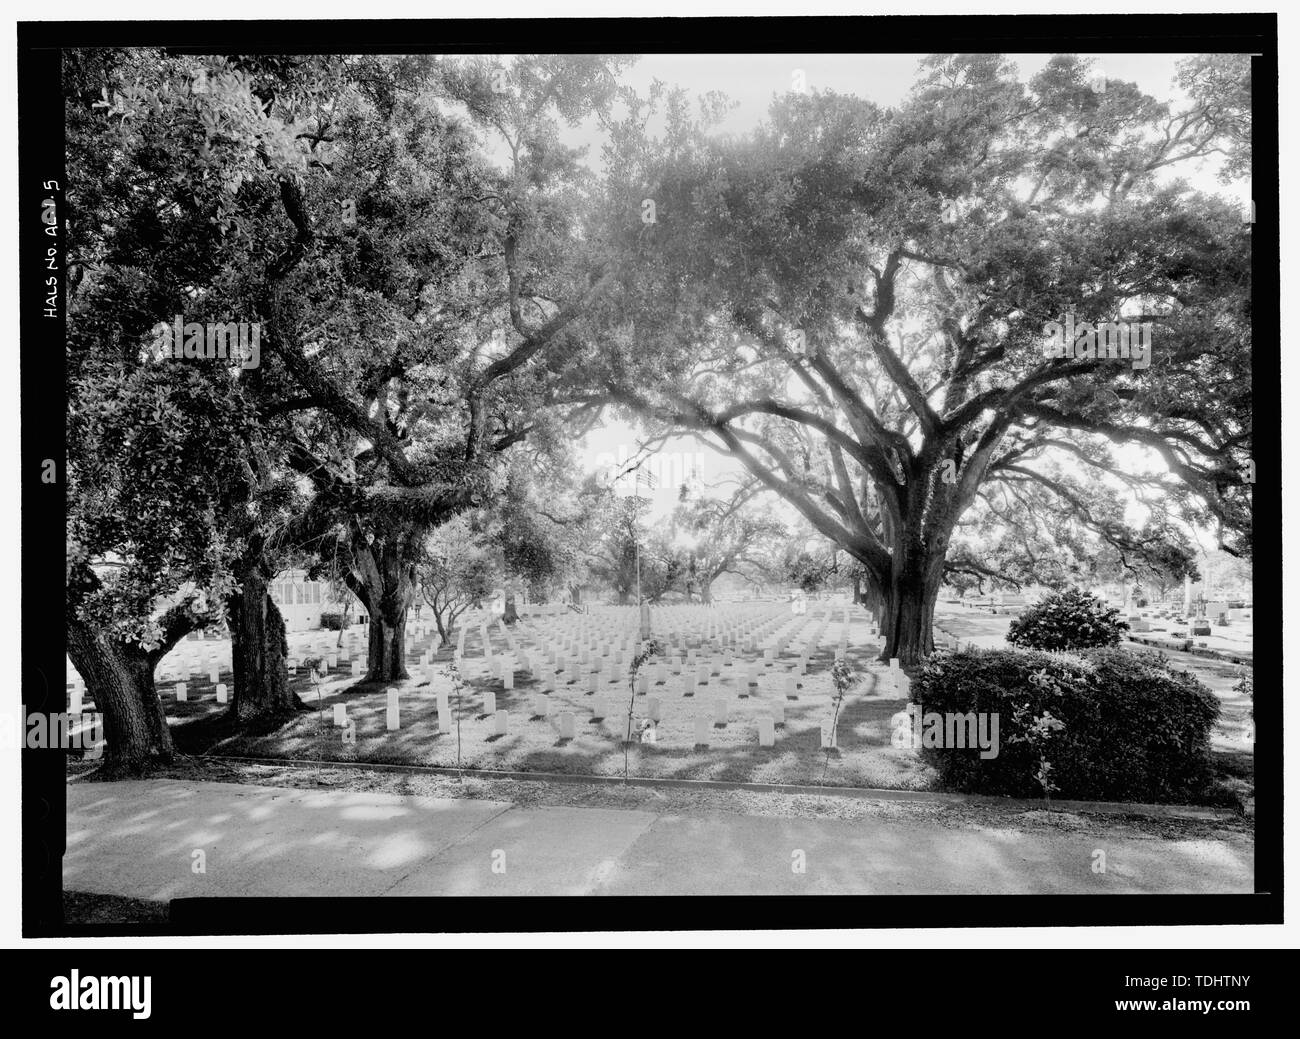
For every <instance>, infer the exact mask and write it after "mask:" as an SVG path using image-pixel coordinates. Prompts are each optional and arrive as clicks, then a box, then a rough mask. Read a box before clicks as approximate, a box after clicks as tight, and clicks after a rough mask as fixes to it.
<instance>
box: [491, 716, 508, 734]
mask: <svg viewBox="0 0 1300 1039" xmlns="http://www.w3.org/2000/svg"><path fill="white" fill-rule="evenodd" d="M495 718H496V725H495V728H494V731H495V732H496V734H497V735H498V736H504V735H506V733H507V732H509V731H510V712H509V711H497V712H496V715H495Z"/></svg>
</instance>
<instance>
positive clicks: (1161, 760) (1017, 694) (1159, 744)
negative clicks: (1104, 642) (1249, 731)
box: [912, 648, 1219, 802]
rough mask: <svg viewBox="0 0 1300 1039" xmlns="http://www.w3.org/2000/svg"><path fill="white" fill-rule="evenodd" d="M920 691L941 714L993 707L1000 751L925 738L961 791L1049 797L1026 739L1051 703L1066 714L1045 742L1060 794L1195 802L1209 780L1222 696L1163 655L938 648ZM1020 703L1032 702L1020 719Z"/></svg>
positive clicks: (926, 752) (922, 700) (925, 703)
mask: <svg viewBox="0 0 1300 1039" xmlns="http://www.w3.org/2000/svg"><path fill="white" fill-rule="evenodd" d="M912 699H913V701H914V702H916V703H917V704H919V705H921V709H922V710H923V711H924V712H926V713H929V712H931V711H934V712H938V713H940V714H946V713H948V712H955V713H960V714H966V713H967V712H971V711H974V712H977V713H979V712H989V713H993V712H996V713H997V714H998V729H999V732H998V736H999V750H998V755H997V756H996V757H992V758H988V759H982V758H981V757H980V756H979V755H980V752H979V750H978V749H945V748H931V749H922V750H921V754H922V756H923V758H924V759H925V760H927V761H928V762H929V763H930V764H931V765H933V767H934V768H935V769H936V770H937V771H938V772H939V775H940V778H941V780H942V782H943V783H944V785H945V786H947V787H948V788H950V789H953V790H959V791H966V792H974V793H983V794H999V795H1007V796H1012V797H1041V796H1043V789H1042V787H1041V785H1040V784H1039V782H1038V780H1037V779H1036V778H1035V774H1036V773H1037V772H1038V765H1039V753H1038V750H1037V749H1036V747H1035V746H1034V745H1033V744H1032V743H1029V742H1017V740H1016V739H1015V737H1017V736H1023V735H1024V734H1025V731H1026V729H1027V728H1028V727H1029V726H1028V725H1027V724H1026V722H1027V721H1030V722H1031V721H1032V719H1034V718H1039V717H1041V716H1042V715H1043V713H1044V712H1049V713H1050V714H1051V715H1052V717H1054V718H1056V719H1059V720H1060V721H1061V722H1063V723H1064V729H1062V730H1060V731H1056V732H1054V733H1052V735H1051V736H1050V738H1049V739H1048V740H1047V742H1046V750H1045V756H1046V759H1047V760H1048V761H1049V762H1051V764H1052V771H1051V779H1052V781H1053V782H1054V783H1055V785H1056V786H1057V789H1056V790H1054V791H1053V792H1052V794H1053V796H1055V797H1063V798H1077V799H1080V800H1098V801H1143V802H1161V801H1187V800H1189V799H1191V800H1195V799H1197V798H1198V797H1200V796H1202V793H1203V790H1204V788H1205V787H1206V785H1207V783H1208V782H1209V779H1210V756H1209V738H1210V729H1211V727H1212V726H1213V725H1214V722H1215V720H1216V719H1217V718H1218V717H1219V701H1218V698H1217V697H1215V695H1214V694H1213V693H1212V692H1210V690H1209V689H1207V688H1206V687H1205V686H1203V685H1202V684H1201V683H1200V682H1199V681H1197V680H1196V678H1195V677H1194V676H1192V675H1190V674H1187V673H1185V672H1180V671H1174V670H1172V669H1171V668H1170V667H1169V666H1168V664H1167V663H1166V662H1165V661H1164V660H1163V659H1161V658H1151V657H1149V656H1146V657H1143V656H1138V655H1136V654H1133V653H1129V652H1126V651H1124V650H1122V649H1113V648H1107V649H1089V650H1080V651H1077V652H1074V653H1070V654H1063V653H1062V654H1057V653H1041V652H1036V651H1032V650H1020V649H1009V650H1002V649H998V650H980V649H965V650H962V651H961V652H959V653H941V654H939V655H937V656H935V657H932V658H931V659H930V661H929V662H928V663H927V664H926V665H924V666H923V667H922V668H921V669H920V670H919V672H918V673H917V675H916V677H915V678H914V679H913V681H912ZM1017 706H1020V707H1026V706H1027V707H1028V708H1029V710H1028V712H1027V715H1026V717H1024V718H1022V719H1021V720H1020V721H1017V719H1016V713H1015V709H1016V707H1017Z"/></svg>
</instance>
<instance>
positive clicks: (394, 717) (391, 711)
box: [387, 689, 402, 732]
mask: <svg viewBox="0 0 1300 1039" xmlns="http://www.w3.org/2000/svg"><path fill="white" fill-rule="evenodd" d="M401 721H402V718H401V705H400V704H399V703H398V697H397V690H396V689H390V690H388V712H387V722H388V731H389V732H394V731H396V730H397V729H399V728H401Z"/></svg>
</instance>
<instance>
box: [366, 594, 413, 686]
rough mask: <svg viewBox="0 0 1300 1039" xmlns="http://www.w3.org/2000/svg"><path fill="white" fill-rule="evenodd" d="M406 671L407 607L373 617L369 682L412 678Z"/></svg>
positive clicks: (375, 612)
mask: <svg viewBox="0 0 1300 1039" xmlns="http://www.w3.org/2000/svg"><path fill="white" fill-rule="evenodd" d="M410 677H411V676H410V674H408V673H407V670H406V607H405V606H401V607H398V608H389V609H384V608H383V607H381V608H380V609H378V610H375V611H373V612H372V613H371V614H370V643H369V657H368V670H367V673H366V681H368V682H397V681H400V680H402V679H404V678H410Z"/></svg>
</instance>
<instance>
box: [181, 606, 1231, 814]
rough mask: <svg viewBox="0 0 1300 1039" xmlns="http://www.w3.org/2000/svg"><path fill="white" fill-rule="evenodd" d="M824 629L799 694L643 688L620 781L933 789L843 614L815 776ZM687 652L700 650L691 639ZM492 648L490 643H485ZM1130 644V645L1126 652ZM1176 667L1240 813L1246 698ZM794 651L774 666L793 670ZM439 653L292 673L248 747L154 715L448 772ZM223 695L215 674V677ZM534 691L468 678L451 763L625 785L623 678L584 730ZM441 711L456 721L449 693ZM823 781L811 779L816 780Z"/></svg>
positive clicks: (193, 708) (961, 627)
mask: <svg viewBox="0 0 1300 1039" xmlns="http://www.w3.org/2000/svg"><path fill="white" fill-rule="evenodd" d="M838 616H839V614H838V611H837V613H836V618H837V619H836V621H835V622H834V623H832V624H830V625H829V626H828V627H827V629H826V631H825V633H824V635H823V639H824V640H825V642H826V645H824V646H823V647H821V649H820V650H819V651H818V652H816V653H814V654H813V655H812V656H811V658H810V660H809V667H808V673H807V674H806V675H804V676H801V677H800V679H799V682H800V686H799V688H798V691H797V698H795V699H786V698H785V696H784V693H783V692H782V691H781V689H780V688H779V687H778V688H773V687H774V686H779V683H777V682H772V683H771V684H770V685H769V686H768V688H767V689H766V690H765V691H764V693H763V694H762V696H753V695H751V696H747V697H745V696H742V695H741V683H742V682H743V681H744V676H745V670H744V668H743V666H733V667H731V668H724V669H723V673H722V674H721V675H711V676H710V678H709V681H708V683H707V684H704V685H700V686H699V687H698V688H697V691H696V694H695V695H694V696H686V695H685V694H684V692H683V689H682V679H681V676H680V674H678V673H675V672H673V671H672V669H670V673H669V675H668V680H667V682H666V683H665V684H663V685H657V684H655V683H654V665H653V664H651V665H649V666H648V668H647V670H648V673H649V674H650V677H651V686H650V691H649V692H650V695H651V696H656V697H658V698H659V699H660V701H661V702H662V710H663V718H662V721H661V722H660V723H659V725H658V727H657V733H656V735H657V742H655V743H653V744H649V743H636V744H633V745H631V747H630V748H629V752H628V774H629V775H631V776H637V777H642V778H672V779H710V780H720V781H728V782H756V783H790V784H805V785H816V784H821V783H823V782H825V784H826V785H828V786H865V787H880V788H887V789H903V790H926V789H937V788H938V782H937V777H936V775H935V773H934V771H933V770H932V769H930V768H929V767H928V766H927V765H925V764H924V763H923V762H922V761H921V760H920V758H919V756H918V755H917V754H916V753H915V752H913V751H911V750H901V749H896V748H894V747H893V746H892V745H891V743H890V735H891V729H890V719H891V717H892V716H893V715H894V714H896V713H897V712H899V711H901V710H903V709H904V708H905V707H906V703H907V701H906V699H905V697H903V696H902V695H901V694H900V693H898V692H897V691H895V690H894V689H892V688H890V687H889V684H888V683H887V682H886V681H884V680H883V676H882V671H883V667H882V665H880V664H879V662H878V661H876V660H875V654H876V651H877V649H876V647H878V643H874V642H871V641H869V638H868V635H867V625H868V621H867V617H866V614H865V612H863V611H860V610H859V611H854V613H853V614H852V620H851V623H850V628H849V640H848V641H849V650H848V653H847V658H848V660H849V661H850V663H851V664H852V665H854V666H855V667H856V668H857V669H858V670H859V672H860V673H861V674H862V681H861V682H860V683H859V684H858V686H856V687H855V688H854V689H853V690H852V691H851V692H850V693H849V694H848V695H847V696H846V698H845V702H844V706H843V708H842V710H841V712H840V721H839V730H838V731H839V749H838V750H837V751H834V752H832V754H831V758H830V764H829V768H825V763H826V755H825V752H824V751H823V750H822V748H821V722H822V720H823V719H825V718H829V717H830V716H831V714H832V713H833V705H832V699H831V695H832V687H831V680H830V668H831V664H832V663H833V661H834V652H833V648H832V647H833V645H834V642H835V640H836V639H837V637H838V633H839V621H838ZM1009 623H1010V617H1008V616H992V615H989V614H987V613H983V612H977V611H971V610H958V609H953V610H943V609H942V608H941V610H940V612H939V614H938V615H937V617H936V627H937V628H940V629H942V630H943V631H944V632H946V633H948V634H951V635H955V636H957V637H959V638H961V639H962V640H963V642H966V641H974V642H975V643H976V644H979V645H996V644H998V643H1000V642H1001V640H1002V635H1003V634H1004V633H1005V631H1006V627H1007V625H1008V624H1009ZM430 642H431V637H430V636H425V637H424V638H420V639H417V638H412V639H410V640H409V646H408V648H409V650H410V653H411V654H412V656H414V655H415V654H416V653H423V652H425V651H427V650H428V648H429V645H430ZM477 643H478V633H477V631H471V634H470V637H469V641H468V643H467V653H469V654H470V658H469V660H470V663H472V662H473V660H474V655H475V654H476V653H481V646H479V645H477ZM695 644H697V645H698V640H696V643H695ZM497 648H498V649H503V648H504V647H503V646H500V645H498V646H497ZM1130 648H1132V647H1130ZM1167 655H1168V656H1169V658H1170V659H1171V661H1172V662H1173V663H1174V665H1175V666H1176V667H1185V668H1187V669H1188V670H1190V671H1192V672H1193V673H1195V674H1196V675H1197V677H1198V678H1199V679H1200V680H1201V681H1202V682H1204V683H1205V684H1206V685H1207V686H1208V687H1209V688H1210V689H1211V690H1212V691H1214V692H1215V694H1216V695H1217V696H1218V697H1219V699H1220V702H1221V704H1222V709H1223V714H1222V717H1221V718H1220V721H1219V723H1218V724H1217V725H1216V728H1215V730H1214V732H1213V733H1212V737H1211V744H1212V755H1213V763H1214V767H1215V770H1216V773H1217V779H1216V783H1215V786H1214V788H1213V789H1212V790H1211V791H1209V792H1208V795H1207V798H1206V802H1207V803H1210V804H1216V805H1236V806H1241V805H1243V804H1244V803H1245V801H1246V800H1247V799H1249V798H1250V797H1251V796H1252V795H1253V780H1254V754H1253V749H1252V746H1251V744H1249V743H1247V742H1245V741H1244V740H1243V738H1242V733H1243V728H1244V726H1245V724H1246V723H1247V722H1248V721H1249V710H1250V702H1249V700H1248V699H1246V698H1245V697H1243V696H1240V695H1239V694H1236V693H1234V692H1233V691H1232V686H1233V684H1234V683H1235V682H1236V681H1237V679H1238V677H1239V676H1240V673H1241V669H1240V668H1239V667H1237V666H1236V665H1233V664H1229V663H1224V662H1222V661H1217V660H1213V659H1209V658H1204V657H1197V656H1193V655H1190V654H1180V653H1170V654H1167ZM796 659H797V658H796V657H795V656H794V654H793V653H787V654H786V655H784V656H783V657H782V658H781V660H780V663H781V664H783V665H789V664H793V663H794V662H795V660H796ZM450 661H451V654H450V651H449V650H446V649H444V650H443V651H442V652H441V653H439V654H438V656H437V658H436V668H437V673H436V677H435V679H434V684H430V683H429V682H428V681H426V680H425V679H424V678H423V677H422V676H417V677H413V678H411V679H408V680H405V681H402V682H396V683H368V682H365V681H364V680H362V679H357V678H353V677H352V675H351V671H350V666H349V665H348V664H347V663H346V662H341V663H340V666H339V667H338V668H336V669H335V670H334V671H333V672H332V673H331V674H329V675H327V676H326V680H325V681H324V682H323V683H322V684H321V685H320V686H319V687H317V686H314V685H313V684H312V683H311V682H310V681H309V680H308V679H307V678H306V677H305V676H301V675H300V676H298V677H296V678H293V679H291V684H292V685H293V688H294V689H295V691H296V692H297V693H298V694H299V696H300V697H301V698H302V699H303V701H304V703H305V705H306V710H304V711H301V712H299V714H298V715H297V717H295V718H294V719H292V720H291V721H289V722H288V723H287V724H285V725H283V726H282V727H280V728H279V729H277V730H276V731H274V732H272V733H269V734H266V735H262V736H250V735H238V734H236V733H234V732H233V729H232V727H231V725H230V723H229V720H228V718H227V715H226V710H225V707H224V706H219V705H218V704H216V702H215V691H214V688H213V685H212V684H211V683H209V682H207V681H206V678H204V679H202V680H199V681H194V680H193V679H191V680H190V682H189V695H190V699H189V700H188V701H186V702H183V703H179V702H177V701H176V700H175V697H174V695H173V694H172V693H171V686H170V685H167V686H160V688H159V691H160V693H162V695H163V700H164V707H165V710H166V711H167V714H168V718H169V720H170V721H171V722H172V724H173V735H174V736H175V739H176V744H177V748H178V750H180V751H181V752H183V753H188V754H218V755H241V756H249V757H262V758H273V759H305V760H321V761H334V762H351V763H357V764H365V763H386V764H411V765H426V766H440V767H444V768H455V767H457V764H458V759H457V738H456V731H455V728H454V727H453V728H452V729H451V731H449V732H442V731H439V729H438V727H437V714H436V693H437V692H438V691H439V690H446V691H448V692H449V694H450V693H451V688H452V687H451V680H450V676H449V672H448V669H447V665H449V664H450ZM222 678H223V680H224V681H226V682H227V684H229V681H230V679H229V676H228V675H223V676H222ZM390 689H396V690H397V691H398V693H399V697H400V702H401V728H400V729H399V730H398V731H396V732H389V731H387V728H386V724H385V715H386V708H387V694H388V691H389V690H390ZM539 689H540V686H539V683H537V682H535V681H534V680H533V679H531V678H530V677H528V675H527V674H526V673H525V672H523V671H517V672H516V673H515V688H514V689H513V690H509V691H507V690H504V689H503V688H502V687H501V682H500V681H499V680H495V679H491V680H490V679H488V678H487V677H474V678H472V679H471V680H467V681H466V682H465V683H464V685H463V689H462V696H461V709H460V711H459V720H460V756H459V765H460V767H463V768H472V769H483V770H490V771H503V772H516V771H517V772H533V773H543V772H555V773H563V774H567V775H577V776H582V775H593V776H621V775H623V768H624V763H623V762H624V756H623V745H622V743H621V742H620V741H619V739H618V733H619V729H620V727H621V725H622V723H623V721H624V719H625V718H626V714H627V702H628V698H629V690H628V685H627V682H626V680H623V681H619V682H617V683H615V682H610V681H608V680H606V681H604V682H602V684H601V686H600V693H599V694H598V695H602V696H604V697H605V698H606V701H607V705H608V716H607V717H606V718H605V720H604V721H603V722H596V721H595V720H593V718H592V702H593V700H594V699H595V697H594V696H593V695H591V694H590V693H589V692H588V690H587V686H586V685H585V683H584V684H583V685H581V686H579V685H575V684H568V685H558V686H557V688H556V690H555V692H554V693H552V694H551V700H552V703H553V707H552V713H551V716H550V717H549V718H546V717H542V716H539V715H537V714H535V713H534V708H535V703H536V700H537V694H538V692H539ZM488 690H492V691H493V692H495V695H496V706H497V708H498V709H504V710H507V711H509V712H510V728H509V732H508V733H507V734H506V735H504V736H498V735H496V734H495V729H494V720H493V718H492V717H491V716H489V715H488V714H486V713H485V711H484V710H483V698H482V697H483V693H484V692H485V691H488ZM719 695H723V696H726V697H727V699H728V701H729V713H728V721H727V724H726V726H717V725H711V726H710V729H709V732H710V746H708V747H707V748H706V747H697V746H696V745H695V729H694V719H695V717H696V715H697V714H703V715H705V716H707V717H711V716H712V712H713V700H714V699H715V698H716V697H717V696H719ZM646 700H647V697H645V696H638V697H637V698H636V703H637V706H636V708H635V718H636V721H637V722H638V723H639V721H640V719H642V718H645V717H646V716H647V705H646ZM773 700H781V701H783V702H784V704H785V724H784V725H778V726H777V727H776V745H775V746H774V747H760V746H759V742H758V729H757V719H758V717H759V716H760V715H761V714H764V713H766V705H767V704H769V703H770V702H771V701H773ZM337 703H342V704H346V705H347V711H348V717H349V718H350V719H351V720H352V721H353V722H354V723H355V728H356V741H355V743H353V744H347V743H345V742H344V741H343V733H342V730H340V729H338V728H335V727H334V725H333V723H332V714H333V707H334V705H335V704H337ZM451 706H452V709H453V712H455V711H456V704H455V700H454V696H452V704H451ZM562 711H572V712H573V713H574V715H575V719H576V722H577V725H576V732H575V737H574V738H573V739H571V740H565V739H561V738H560V730H559V718H558V715H559V713H560V712H562ZM824 769H825V772H824V779H823V770H824Z"/></svg>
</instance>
